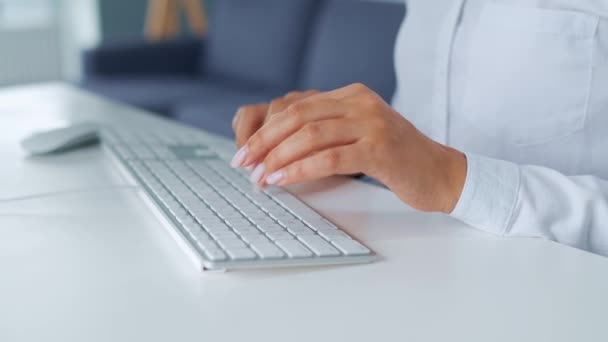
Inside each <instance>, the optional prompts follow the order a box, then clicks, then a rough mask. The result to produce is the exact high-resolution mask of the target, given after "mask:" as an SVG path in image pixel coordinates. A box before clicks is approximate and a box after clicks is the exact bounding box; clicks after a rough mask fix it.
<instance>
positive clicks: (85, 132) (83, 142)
mask: <svg viewBox="0 0 608 342" xmlns="http://www.w3.org/2000/svg"><path fill="white" fill-rule="evenodd" d="M98 131H99V126H98V125H96V124H94V123H88V122H87V123H79V124H74V125H70V126H67V127H62V128H58V129H53V130H50V131H45V132H38V133H34V134H32V135H31V136H29V137H27V138H25V139H23V140H22V141H21V146H22V147H23V148H24V149H25V150H26V151H28V152H29V153H30V154H31V155H41V154H49V153H58V152H65V151H68V150H72V149H76V148H79V147H82V146H87V145H90V144H93V143H97V142H98V141H99V135H98Z"/></svg>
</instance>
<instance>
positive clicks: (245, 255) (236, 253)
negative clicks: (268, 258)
mask: <svg viewBox="0 0 608 342" xmlns="http://www.w3.org/2000/svg"><path fill="white" fill-rule="evenodd" d="M226 252H227V253H228V255H229V256H230V258H232V259H233V260H251V259H255V253H254V252H253V251H252V250H251V249H249V248H235V249H228V250H226Z"/></svg>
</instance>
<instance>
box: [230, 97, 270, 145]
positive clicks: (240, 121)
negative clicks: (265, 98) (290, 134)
mask: <svg viewBox="0 0 608 342" xmlns="http://www.w3.org/2000/svg"><path fill="white" fill-rule="evenodd" d="M267 108H268V106H267V105H266V104H257V105H250V106H244V107H241V108H239V110H238V111H237V114H236V116H235V117H234V120H233V125H232V127H233V129H234V134H235V136H236V144H237V147H239V148H240V147H241V146H243V145H244V144H245V143H246V142H247V140H249V138H250V137H251V136H252V135H253V134H254V133H255V132H256V131H257V130H258V129H260V127H262V125H263V124H264V117H265V115H266V110H267Z"/></svg>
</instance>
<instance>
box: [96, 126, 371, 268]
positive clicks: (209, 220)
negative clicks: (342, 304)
mask: <svg viewBox="0 0 608 342" xmlns="http://www.w3.org/2000/svg"><path fill="white" fill-rule="evenodd" d="M102 141H103V144H104V146H105V147H106V149H107V150H108V151H109V152H110V154H111V155H112V156H113V157H114V158H113V159H114V160H115V161H116V162H117V164H118V165H119V167H120V168H121V170H123V171H124V172H125V174H126V176H127V177H129V178H130V179H132V180H134V181H135V182H137V183H138V184H139V185H141V186H142V188H143V189H144V191H143V192H142V193H143V195H144V199H145V200H146V201H147V202H148V203H149V204H151V205H152V207H153V210H154V211H155V212H156V213H157V214H160V216H159V217H160V218H161V219H162V220H163V221H164V222H165V224H166V226H167V227H168V228H169V231H170V232H171V234H172V235H173V237H174V238H176V240H177V242H178V244H179V245H180V246H181V247H182V248H183V249H184V251H185V252H186V253H187V254H188V255H189V256H190V257H191V259H192V260H193V261H194V262H195V265H196V266H197V267H198V268H199V269H200V270H223V269H237V268H256V267H280V266H283V267H284V266H305V265H329V264H347V263H364V262H370V261H372V260H374V258H375V255H374V253H373V252H372V251H370V250H369V249H368V248H367V247H365V246H364V245H362V244H361V243H360V242H358V241H356V240H354V239H352V238H351V237H350V236H349V235H348V234H346V233H345V232H343V231H342V230H340V229H339V228H338V227H336V226H335V225H334V224H333V223H331V222H330V221H328V220H327V219H325V218H323V217H322V216H320V215H319V214H318V213H317V212H315V211H314V210H312V209H311V208H310V207H308V206H306V205H305V204H304V203H302V202H301V201H300V200H298V199H297V198H296V197H294V196H293V195H291V194H290V193H289V192H287V191H285V190H282V189H280V188H278V187H271V188H268V189H266V190H265V191H259V190H255V189H254V188H253V186H252V184H251V183H250V182H249V180H248V178H247V174H246V171H243V170H236V169H233V168H231V167H230V165H229V164H228V162H227V161H226V160H224V159H222V158H220V157H219V156H218V154H216V153H215V152H214V151H213V150H212V149H211V148H210V147H209V146H208V144H209V142H208V140H206V139H205V138H204V137H203V136H201V135H198V134H195V133H180V134H169V133H164V132H156V133H155V132H147V133H142V132H140V131H137V133H135V132H134V131H127V130H119V129H106V130H104V131H103V132H102Z"/></svg>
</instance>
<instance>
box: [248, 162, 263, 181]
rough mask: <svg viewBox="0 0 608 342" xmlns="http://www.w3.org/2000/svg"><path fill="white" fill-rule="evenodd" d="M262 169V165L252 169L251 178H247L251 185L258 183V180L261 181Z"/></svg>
mask: <svg viewBox="0 0 608 342" xmlns="http://www.w3.org/2000/svg"><path fill="white" fill-rule="evenodd" d="M264 169H265V167H264V163H260V164H258V166H256V167H255V169H253V172H251V177H249V180H250V181H251V183H254V184H255V183H258V182H259V181H260V179H262V176H263V175H264Z"/></svg>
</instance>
